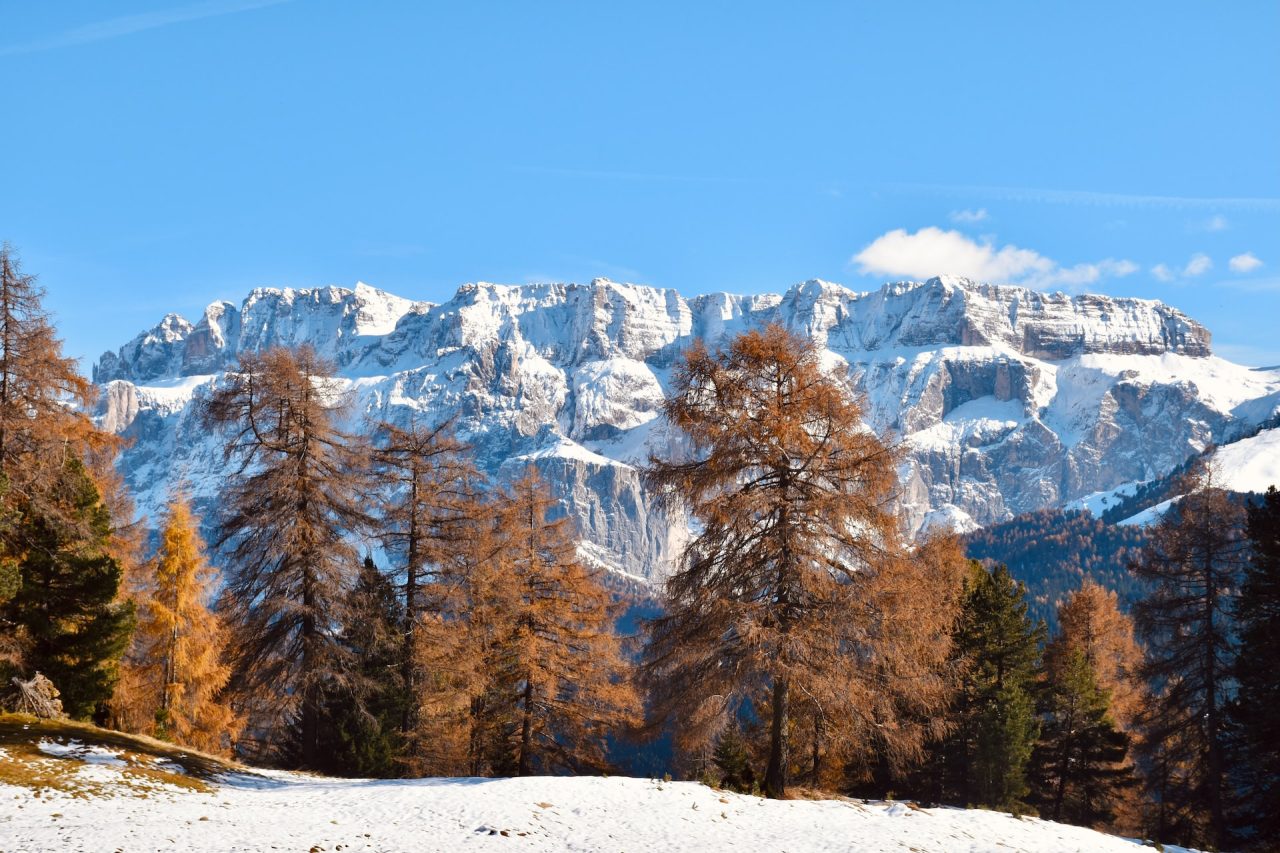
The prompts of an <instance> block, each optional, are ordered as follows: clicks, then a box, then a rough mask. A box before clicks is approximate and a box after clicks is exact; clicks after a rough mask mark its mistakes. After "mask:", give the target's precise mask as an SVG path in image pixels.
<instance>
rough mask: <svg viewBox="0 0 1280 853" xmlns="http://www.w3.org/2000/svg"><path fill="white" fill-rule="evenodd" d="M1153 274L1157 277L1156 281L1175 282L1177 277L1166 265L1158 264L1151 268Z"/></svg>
mask: <svg viewBox="0 0 1280 853" xmlns="http://www.w3.org/2000/svg"><path fill="white" fill-rule="evenodd" d="M1151 274H1152V275H1153V276H1155V277H1156V281H1173V278H1174V275H1175V274H1174V272H1173V270H1171V269H1169V267H1168V266H1166V265H1165V264H1156V265H1155V266H1154V267H1152V268H1151Z"/></svg>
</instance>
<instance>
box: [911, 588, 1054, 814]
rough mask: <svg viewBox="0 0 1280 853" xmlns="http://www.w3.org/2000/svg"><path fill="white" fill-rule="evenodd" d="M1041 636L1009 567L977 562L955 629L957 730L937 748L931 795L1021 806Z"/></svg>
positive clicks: (1033, 720) (954, 710) (1031, 742)
mask: <svg viewBox="0 0 1280 853" xmlns="http://www.w3.org/2000/svg"><path fill="white" fill-rule="evenodd" d="M1043 636H1044V626H1043V624H1042V623H1035V622H1032V621H1031V619H1030V618H1029V617H1028V615H1027V602H1026V599H1025V594H1024V588H1023V587H1022V585H1021V584H1019V583H1017V582H1016V581H1014V580H1013V578H1011V577H1010V576H1009V572H1008V569H1006V568H1005V567H1004V566H997V567H995V568H994V569H991V570H987V569H983V568H982V567H981V566H979V565H977V564H974V566H973V569H972V572H971V574H970V576H969V579H968V581H967V583H966V592H965V597H964V604H963V608H962V611H961V617H960V621H959V625H958V627H957V629H956V653H957V655H958V657H959V659H960V661H961V662H962V664H963V666H964V675H963V677H962V678H961V684H960V689H959V691H958V693H957V695H956V697H955V701H954V705H953V708H952V717H953V719H954V723H955V729H954V731H953V732H952V733H951V734H950V735H948V736H947V737H946V738H945V739H944V740H943V741H942V742H941V743H940V744H939V745H938V746H937V749H938V751H939V753H940V755H939V758H938V760H937V761H936V762H935V766H936V767H937V771H938V772H937V779H938V783H937V785H936V787H934V789H933V790H934V794H935V796H932V797H931V799H938V800H941V801H943V802H954V803H957V804H960V805H985V806H992V807H996V808H1016V807H1018V805H1019V803H1020V801H1021V800H1022V798H1023V797H1024V796H1025V795H1026V793H1027V791H1028V787H1027V772H1026V771H1027V762H1028V761H1029V760H1030V757H1031V751H1032V749H1033V747H1034V744H1035V742H1036V738H1037V736H1038V726H1037V723H1036V715H1035V700H1034V696H1035V691H1036V679H1037V674H1038V670H1039V660H1040V643H1041V641H1042V639H1043Z"/></svg>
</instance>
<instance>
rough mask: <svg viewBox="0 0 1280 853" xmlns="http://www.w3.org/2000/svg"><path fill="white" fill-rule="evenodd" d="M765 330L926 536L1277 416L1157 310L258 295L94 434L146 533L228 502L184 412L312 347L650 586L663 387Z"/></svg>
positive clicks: (635, 289)
mask: <svg viewBox="0 0 1280 853" xmlns="http://www.w3.org/2000/svg"><path fill="white" fill-rule="evenodd" d="M768 322H778V323H782V324H783V325H785V326H787V327H789V328H791V329H793V330H795V331H797V332H799V333H801V334H805V335H808V336H810V337H812V338H813V339H814V340H815V341H816V342H817V343H818V344H819V345H820V346H821V347H823V348H825V349H826V350H827V352H828V357H829V363H830V364H831V365H832V369H834V370H839V371H847V373H848V375H849V377H850V378H851V379H852V381H853V383H854V384H855V385H856V386H857V387H858V388H859V389H860V390H861V391H862V392H863V393H864V394H865V395H866V398H867V412H866V415H867V419H868V421H869V422H870V423H871V424H872V426H874V427H875V428H876V429H878V430H883V431H886V432H889V433H892V434H894V435H896V436H898V437H899V438H900V439H901V440H903V441H904V442H905V443H906V446H907V449H908V454H907V458H906V462H905V464H904V466H903V470H902V483H903V490H902V500H903V504H904V507H905V509H906V515H907V517H908V519H909V524H910V526H911V527H912V529H913V530H920V529H923V528H927V527H930V526H933V525H937V524H949V525H952V526H958V527H961V528H971V527H973V526H976V525H985V524H990V523H993V522H996V521H1001V520H1004V519H1007V518H1009V517H1010V516H1012V515H1013V514H1016V513H1018V512H1023V511H1027V510H1032V509H1039V508H1043V507H1049V506H1058V505H1061V504H1064V503H1067V502H1069V501H1072V500H1075V499H1078V498H1080V497H1082V496H1084V495H1088V494H1090V493H1093V492H1097V491H1101V490H1105V489H1110V488H1114V487H1115V486H1118V485H1120V484H1123V483H1127V482H1135V481H1141V480H1146V479H1151V478H1153V477H1157V476H1160V475H1161V474H1163V473H1165V472H1167V471H1168V470H1170V469H1171V468H1173V467H1174V466H1176V465H1177V464H1179V463H1180V462H1182V461H1183V460H1184V459H1185V458H1186V456H1187V455H1188V454H1190V453H1192V452H1195V451H1197V450H1199V449H1201V448H1203V447H1204V446H1205V445H1206V444H1208V443H1211V442H1213V441H1216V440H1219V439H1220V438H1221V437H1222V436H1223V435H1225V434H1227V433H1228V432H1230V431H1232V430H1237V429H1238V428H1239V425H1240V423H1242V422H1247V421H1251V420H1253V421H1257V420H1260V419H1261V418H1263V417H1266V416H1268V415H1269V414H1270V413H1271V410H1272V408H1273V407H1272V405H1271V402H1270V401H1271V399H1272V398H1276V399H1280V397H1277V392H1280V373H1278V372H1260V371H1253V370H1249V369H1248V368H1244V367H1240V366H1238V365H1234V364H1231V363H1229V362H1226V361H1223V360H1222V359H1219V358H1216V357H1214V356H1213V355H1212V354H1211V351H1210V336H1209V333H1208V331H1207V330H1206V329H1205V328H1204V327H1203V326H1201V325H1200V324H1198V323H1196V322H1195V321H1193V320H1191V319H1190V318H1188V317H1186V316H1185V315H1183V314H1182V313H1180V312H1179V311H1177V310H1175V309H1173V308H1171V307H1169V306H1166V305H1163V304H1161V303H1158V302H1152V301H1148V300H1139V299H1119V298H1112V297H1106V296H1093V295H1084V296H1066V295H1063V294H1047V293H1041V292H1038V291H1034V290H1028V289H1025V288H1016V287H1002V286H993V285H986V284H979V283H975V282H972V281H968V280H964V279H956V278H935V279H930V280H929V281H927V282H923V283H919V282H902V283H896V284H889V285H885V286H884V287H882V288H880V289H879V290H876V291H873V292H869V293H857V292H854V291H851V290H847V289H845V288H843V287H840V286H839V285H835V284H831V283H828V282H822V281H808V282H805V283H803V284H799V285H796V286H794V287H792V288H791V289H790V290H788V291H787V292H786V293H785V294H782V295H759V296H733V295H728V294H721V293H717V294H710V295H705V296H698V297H694V298H685V297H683V296H681V295H680V294H678V293H676V292H675V291H673V290H666V289H658V288H651V287H641V286H636V285H626V284H617V283H614V282H610V281H605V280H596V281H593V282H591V283H590V284H587V285H575V284H541V285H524V286H504V285H495V284H483V283H482V284H468V285H464V286H463V287H462V288H460V289H459V290H458V292H457V293H456V294H455V295H454V297H453V298H452V299H450V300H449V301H448V302H445V303H442V304H439V305H432V304H428V303H423V302H414V301H411V300H408V299H402V298H400V297H397V296H393V295H391V294H387V293H383V292H381V291H378V290H375V289H374V288H371V287H368V286H366V285H363V284H362V285H358V286H357V287H355V288H354V289H345V288H338V287H324V288H316V289H309V290H290V289H285V290H272V289H259V290H255V291H253V292H252V293H251V294H250V295H249V296H248V297H247V298H246V299H245V301H244V302H243V303H242V304H241V305H240V306H239V307H238V308H237V307H236V306H235V305H233V304H232V303H229V302H217V303H214V304H213V305H211V306H209V308H208V309H207V310H206V311H205V314H204V316H203V317H202V318H201V319H200V321H199V322H198V323H196V324H194V325H192V324H191V323H189V322H187V321H186V320H184V319H183V318H181V317H178V316H176V315H169V316H167V317H165V318H164V319H163V320H162V321H161V322H160V324H159V325H157V326H156V327H155V328H153V329H151V330H149V331H147V332H144V333H143V334H141V335H139V336H138V337H136V338H134V339H133V340H132V341H130V342H129V343H128V344H126V345H124V346H123V347H121V348H120V350H119V351H118V352H115V353H107V354H105V355H103V356H102V358H101V359H100V360H99V362H98V364H97V366H96V367H95V369H94V380H95V382H97V383H98V384H99V385H101V386H102V388H103V392H104V393H103V394H102V396H101V402H100V410H99V416H100V418H101V421H102V423H103V424H104V426H106V427H107V428H109V429H112V430H113V431H116V432H119V433H122V434H124V435H126V436H128V437H129V438H131V439H132V443H131V445H130V446H129V447H128V449H127V450H125V452H124V454H123V456H122V458H121V466H122V470H123V472H124V475H125V477H126V479H127V481H128V482H129V484H130V485H131V486H132V487H133V488H134V489H135V491H136V492H137V494H138V495H139V505H140V507H141V508H142V510H143V511H145V512H148V513H152V514H154V512H155V510H157V509H158V508H159V507H160V506H162V505H163V502H164V499H165V493H166V490H167V489H168V488H169V487H170V485H171V484H172V483H174V482H175V481H177V480H179V479H182V480H186V481H187V482H188V483H189V484H190V488H191V489H192V490H193V492H194V494H195V496H196V497H197V499H202V500H204V501H210V500H212V499H213V497H214V496H215V495H216V491H217V485H218V483H219V481H220V479H221V475H222V465H223V462H222V458H221V453H220V449H219V446H218V442H217V437H216V436H211V435H209V434H207V432H206V431H205V430H204V429H203V428H202V427H201V426H200V425H199V423H198V422H197V419H196V418H195V415H194V406H193V405H192V401H193V399H194V398H195V397H196V396H198V395H199V394H200V393H202V389H204V388H207V387H208V386H209V385H210V383H214V382H216V381H218V377H219V375H220V374H221V373H222V372H223V371H226V370H228V369H230V368H233V367H234V365H235V363H236V359H237V357H238V354H239V353H241V352H245V351H252V350H258V349H261V348H264V347H267V346H271V345H276V344H281V345H289V346H293V345H298V344H301V343H310V344H311V345H312V346H314V347H315V348H316V349H317V350H318V351H319V352H320V353H321V354H322V355H324V356H325V357H327V358H329V359H331V360H332V361H333V362H334V363H335V365H336V366H337V368H338V372H339V374H340V375H341V376H342V377H344V379H346V380H347V381H348V383H349V386H350V390H351V394H352V397H353V403H354V406H353V421H352V423H353V425H358V424H360V423H363V422H364V420H363V419H364V418H365V417H366V416H368V417H373V418H385V419H390V420H401V421H403V420H406V419H408V417H409V416H410V415H411V414H412V415H413V416H414V417H416V418H418V419H419V420H421V419H424V418H425V419H428V420H438V419H443V418H447V417H452V418H454V419H455V423H456V426H457V429H458V430H459V432H460V433H461V435H462V436H463V437H465V438H466V439H467V440H469V441H470V442H471V443H472V445H473V446H474V447H475V448H476V452H477V455H478V459H479V462H480V464H481V466H482V467H483V468H484V469H485V470H486V471H488V472H489V473H491V474H495V475H496V474H500V473H501V472H502V471H503V470H504V468H506V469H509V468H510V466H512V465H518V464H525V463H532V464H535V465H537V466H538V467H539V468H540V469H541V470H542V471H543V472H544V473H545V474H546V476H547V477H548V479H550V480H551V481H552V483H553V484H554V485H555V487H556V489H557V491H558V493H559V495H560V496H561V497H562V498H563V507H564V510H565V511H566V512H567V513H569V514H570V515H572V516H573V517H574V519H575V521H576V523H577V524H578V526H579V528H580V529H581V531H582V533H583V536H584V537H585V540H586V543H585V544H584V554H585V555H586V556H588V557H590V558H591V559H594V560H597V561H599V562H600V563H602V564H605V565H608V566H610V567H611V568H613V569H616V570H618V571H621V572H625V573H627V574H630V575H635V576H638V577H641V578H645V579H650V580H652V579H656V578H659V577H660V576H662V575H663V574H664V573H665V572H666V571H667V570H669V567H670V565H671V563H672V561H673V559H675V557H676V555H677V554H678V552H679V548H680V546H681V544H682V543H683V541H684V537H685V535H686V529H687V525H686V523H685V520H684V519H680V518H676V519H668V518H666V517H664V516H663V515H662V513H661V512H660V511H659V510H658V509H657V508H656V507H655V506H654V502H653V500H652V499H651V496H650V495H648V494H647V492H646V491H645V489H644V488H643V485H642V483H641V477H640V474H639V470H638V466H639V465H640V464H642V463H643V461H644V459H645V458H646V455H647V453H648V452H649V450H650V448H657V449H661V448H662V447H663V446H665V445H666V444H667V443H669V442H670V441H672V440H675V437H673V436H670V435H668V434H666V431H665V430H664V428H663V427H662V425H661V423H660V418H659V411H660V407H661V403H662V398H663V393H664V389H665V387H666V385H667V383H668V380H669V377H670V372H671V369H672V367H673V366H674V365H675V363H676V360H677V358H678V356H679V353H680V352H681V350H682V349H683V348H684V347H685V346H687V345H688V344H689V343H690V342H691V341H692V340H694V339H695V338H703V339H708V340H711V341H715V340H719V339H721V338H723V337H724V336H726V335H730V334H733V333H736V332H737V331H740V330H742V329H744V328H747V327H750V326H756V325H761V324H764V323H768Z"/></svg>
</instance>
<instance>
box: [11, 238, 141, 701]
mask: <svg viewBox="0 0 1280 853" xmlns="http://www.w3.org/2000/svg"><path fill="white" fill-rule="evenodd" d="M43 301H44V291H43V290H42V289H41V288H40V287H39V285H38V284H37V283H36V280H35V277H34V276H31V275H27V274H25V273H23V272H22V266H21V263H20V262H19V260H18V257H17V254H16V253H15V252H14V251H13V250H12V249H11V248H10V247H9V245H8V244H3V245H0V666H3V667H6V668H7V669H8V670H9V671H11V672H16V671H19V670H22V669H30V665H29V663H28V664H27V665H25V666H24V664H23V661H22V657H23V652H24V650H25V649H26V648H27V647H28V646H29V643H30V642H31V641H32V640H33V638H32V637H30V636H27V635H26V634H25V633H24V628H23V623H22V620H18V619H14V618H6V617H5V616H4V609H3V602H4V600H5V599H6V598H8V599H9V600H10V601H12V599H13V597H14V596H16V595H17V594H18V589H19V586H20V585H21V578H22V570H21V566H22V564H23V562H24V561H25V560H26V559H27V557H28V553H29V551H30V550H31V549H32V548H43V547H45V546H47V545H48V544H49V542H48V541H47V537H48V535H50V529H51V528H56V534H55V535H56V538H58V539H59V541H60V542H62V543H63V547H62V550H63V551H64V552H69V551H71V550H73V546H72V545H71V543H72V542H73V541H75V540H81V541H82V542H83V546H84V549H85V550H86V552H93V551H94V550H95V549H101V548H103V543H102V541H101V532H100V530H99V529H97V527H95V525H94V524H93V519H92V518H91V517H90V516H92V515H93V514H92V513H91V514H89V515H88V516H87V515H86V514H85V512H84V511H83V510H84V508H83V507H81V506H79V505H78V501H77V499H76V498H75V497H74V493H75V492H76V491H77V488H78V486H77V484H75V483H70V481H69V480H73V479H77V478H78V476H79V475H78V474H71V473H69V471H68V467H67V466H68V461H69V460H71V459H76V460H83V459H85V458H87V457H88V456H89V455H91V454H94V453H96V454H98V455H102V454H105V453H107V452H109V450H110V448H112V447H114V446H115V444H116V441H115V438H114V436H110V435H108V434H107V433H105V432H102V431H101V430H99V429H97V428H96V427H95V426H94V424H93V422H92V421H91V420H90V419H89V417H88V415H87V414H86V412H87V411H88V410H89V405H88V404H89V403H90V402H92V399H93V396H94V394H93V392H94V388H93V386H92V385H91V384H90V383H89V381H88V380H86V379H85V378H84V377H83V376H81V375H80V374H79V372H78V371H77V370H76V363H75V360H74V359H71V358H67V357H66V356H64V355H63V354H62V342H61V341H60V340H59V339H58V337H57V333H56V330H55V329H54V327H53V324H52V323H51V322H50V320H49V315H48V313H47V312H46V311H45V310H44V306H43ZM108 523H110V522H108ZM28 536H39V537H41V541H39V542H35V541H31V540H29V539H27V538H26V537H28ZM111 550H112V549H111V548H107V551H108V553H110V552H111ZM113 556H114V555H113ZM33 559H35V561H36V562H37V563H38V562H40V561H41V559H43V558H42V557H40V556H39V555H36V556H34V558H33ZM56 594H57V593H56V591H53V590H46V591H45V592H44V593H39V594H38V595H40V596H44V597H47V596H49V595H56ZM32 595H37V593H35V592H33V593H32ZM48 604H49V606H50V607H52V608H53V609H54V610H60V609H63V608H66V609H69V610H74V609H75V608H76V606H77V605H76V603H75V602H62V603H54V602H48ZM0 674H3V673H0ZM7 680H8V679H7V678H6V679H5V681H6V683H7ZM62 686H63V685H61V684H59V685H58V687H59V688H61V687H62ZM73 692H74V691H73ZM90 692H91V693H93V692H95V690H93V689H91V690H90ZM73 701H74V700H73Z"/></svg>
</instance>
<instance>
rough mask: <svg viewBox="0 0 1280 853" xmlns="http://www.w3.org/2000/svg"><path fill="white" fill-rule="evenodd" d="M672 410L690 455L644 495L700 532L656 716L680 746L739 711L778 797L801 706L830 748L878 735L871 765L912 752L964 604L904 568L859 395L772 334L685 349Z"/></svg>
mask: <svg viewBox="0 0 1280 853" xmlns="http://www.w3.org/2000/svg"><path fill="white" fill-rule="evenodd" d="M664 411H665V415H666V419H667V421H668V422H669V423H670V424H671V426H672V427H674V428H675V429H676V430H678V431H679V432H681V433H683V434H684V436H685V437H687V439H688V442H689V447H690V452H689V454H688V455H687V456H685V457H682V458H674V459H655V460H653V463H652V465H651V469H650V481H651V482H652V483H653V484H654V485H655V486H656V487H658V488H659V489H660V490H661V492H662V493H663V494H664V496H665V497H666V498H667V499H669V500H672V501H676V502H679V503H681V504H682V505H684V506H685V507H686V508H687V509H688V510H689V511H690V513H691V514H692V516H693V517H694V518H696V519H697V521H698V523H699V525H700V528H699V533H698V535H697V536H696V537H695V539H694V540H693V541H692V542H691V543H690V545H689V547H688V548H687V549H686V551H685V554H684V559H683V563H682V565H681V566H680V567H679V569H678V570H677V571H676V572H675V574H674V575H673V576H672V577H671V578H670V579H669V580H668V582H667V587H666V596H665V597H666V613H665V614H664V615H663V616H660V617H658V618H657V619H655V620H654V621H653V622H652V623H651V624H650V644H649V647H648V649H647V651H646V661H645V673H646V679H647V683H648V684H649V685H650V687H651V688H652V689H653V692H654V696H655V698H656V702H655V716H656V717H657V718H658V719H659V720H672V721H674V720H680V721H681V723H682V725H681V728H680V730H679V731H680V733H681V735H682V737H684V738H685V739H686V740H687V743H686V744H685V745H686V746H689V745H696V744H700V743H705V741H706V736H707V732H706V730H705V727H707V726H711V725H714V724H716V723H717V722H718V721H719V720H721V719H723V718H724V716H726V715H727V716H730V717H733V716H736V715H737V709H738V708H740V707H744V706H748V707H750V708H751V710H752V712H753V713H754V714H755V715H756V716H758V717H760V718H761V719H768V721H769V744H770V749H769V760H768V764H767V768H766V770H765V779H764V787H765V790H766V792H767V793H768V794H769V796H771V797H781V796H783V795H784V794H785V792H786V786H787V779H788V775H789V773H790V771H791V765H792V755H791V751H790V744H791V733H792V723H793V710H792V708H793V703H795V704H797V705H798V704H802V703H808V704H810V705H811V706H812V709H811V715H813V714H820V715H821V716H822V717H824V718H825V719H826V720H827V721H828V722H829V723H831V724H832V726H833V729H832V730H830V731H829V732H828V736H835V735H836V732H835V731H834V727H841V726H846V725H847V726H848V727H849V729H850V731H848V732H847V734H848V735H849V736H850V737H852V738H855V739H861V738H859V737H858V735H859V734H861V733H868V732H872V731H874V732H875V733H876V735H875V738H878V739H880V740H881V743H879V744H876V743H875V741H874V740H872V741H870V742H867V741H865V740H863V743H862V744H861V745H862V746H863V747H864V748H866V749H874V748H877V746H878V747H879V748H883V749H885V750H887V751H891V752H896V753H910V752H911V751H912V750H913V748H915V747H916V745H917V744H918V742H919V741H920V740H922V737H923V732H922V730H921V729H920V728H919V727H916V726H910V725H903V724H902V723H903V722H904V721H909V720H912V719H920V718H923V717H926V716H928V715H929V712H930V711H938V710H941V707H942V706H943V704H944V703H945V698H946V695H947V686H948V685H947V680H946V678H945V677H944V676H943V674H942V671H941V667H942V664H943V663H944V661H945V659H946V656H947V654H948V650H949V643H948V630H949V628H950V626H951V621H952V616H953V612H954V610H953V608H952V606H951V605H952V602H951V600H950V599H951V598H953V596H950V595H949V593H948V575H947V574H946V573H943V574H942V575H940V576H939V577H938V578H937V579H936V581H935V582H932V583H925V584H921V583H919V582H918V581H919V579H918V578H916V577H914V576H913V575H912V572H913V571H914V570H915V569H916V568H917V566H918V564H916V563H913V562H912V561H911V560H909V559H903V557H902V548H901V543H900V541H899V538H898V536H899V533H898V525H897V519H896V518H895V516H894V515H893V512H892V510H891V503H892V498H893V492H894V488H895V486H896V483H897V480H896V476H895V468H894V466H895V463H896V459H897V455H896V453H895V451H894V450H893V449H891V448H890V447H889V446H888V445H887V444H886V443H885V442H884V441H883V440H882V439H880V438H879V437H878V436H876V435H875V434H874V433H871V432H869V431H867V430H866V429H865V428H864V426H863V424H862V419H861V418H862V413H861V409H860V406H859V404H858V402H857V400H856V397H855V395H854V393H853V392H852V390H851V389H850V388H849V387H848V385H847V384H846V383H845V382H842V381H841V380H839V379H837V378H835V377H833V376H832V375H829V374H828V373H826V372H825V371H824V370H823V369H822V365H821V363H820V359H819V357H818V353H817V350H816V349H815V348H814V346H813V344H812V343H811V342H809V341H802V340H801V339H800V338H798V337H796V336H794V335H791V334H790V333H788V332H787V331H786V330H785V329H783V328H781V327H779V326H770V327H768V328H766V329H764V330H758V331H750V332H746V333H744V334H742V335H740V336H739V337H737V338H736V339H734V340H733V341H732V342H730V343H729V344H728V345H727V346H726V347H725V348H724V349H722V350H719V351H716V352H711V351H709V350H708V349H707V348H706V347H705V346H703V345H702V344H700V343H695V344H694V345H693V346H692V347H690V349H689V350H688V351H687V352H686V353H685V356H684V360H683V362H682V363H681V364H680V366H679V368H678V369H677V371H676V374H675V376H674V378H673V381H672V392H671V394H670V396H669V397H668V399H667V401H666V404H665V409H664ZM952 576H954V575H952ZM957 583H958V577H957ZM907 587H912V588H913V591H914V593H915V596H914V597H912V596H906V595H904V592H905V589H906V588H907ZM934 595H937V598H933V597H932V596H934ZM907 613H909V614H910V616H909V618H899V617H900V616H902V615H905V614H907ZM765 715H767V717H766V716H765ZM854 730H856V732H857V733H856V734H855V732H854Z"/></svg>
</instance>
